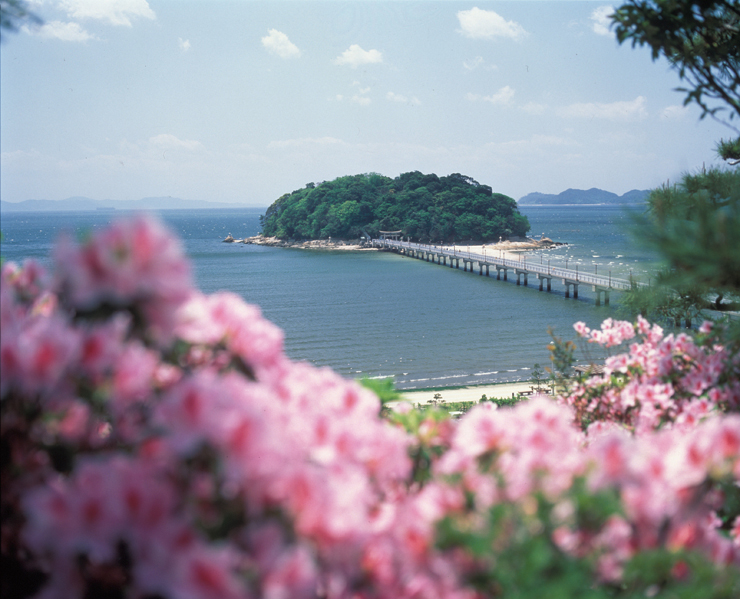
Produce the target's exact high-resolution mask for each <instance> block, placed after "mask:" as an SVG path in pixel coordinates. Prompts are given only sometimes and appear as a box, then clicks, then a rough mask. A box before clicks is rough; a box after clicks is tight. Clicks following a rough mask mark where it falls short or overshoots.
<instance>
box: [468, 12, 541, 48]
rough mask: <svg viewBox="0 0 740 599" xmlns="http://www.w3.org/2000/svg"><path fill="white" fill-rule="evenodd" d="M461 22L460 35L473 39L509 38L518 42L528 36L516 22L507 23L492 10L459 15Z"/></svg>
mask: <svg viewBox="0 0 740 599" xmlns="http://www.w3.org/2000/svg"><path fill="white" fill-rule="evenodd" d="M457 19H458V21H460V28H461V29H460V33H462V34H463V35H464V36H465V37H469V38H472V39H493V38H496V37H507V38H511V39H513V40H518V39H521V38H522V37H524V36H525V35H527V32H526V31H525V30H524V28H523V27H522V26H521V25H520V24H519V23H517V22H516V21H507V20H506V19H504V18H503V17H502V16H501V15H499V14H498V13H496V12H494V11H492V10H481V9H480V8H477V7H476V8H471V9H470V10H461V11H459V12H458V13H457Z"/></svg>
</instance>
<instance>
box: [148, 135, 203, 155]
mask: <svg viewBox="0 0 740 599" xmlns="http://www.w3.org/2000/svg"><path fill="white" fill-rule="evenodd" d="M149 143H150V144H151V145H152V146H155V147H157V148H162V149H165V150H174V149H180V148H182V149H184V150H190V151H193V150H198V149H199V148H202V147H203V144H201V143H200V142H199V141H194V140H189V139H179V138H177V137H175V136H174V135H172V134H170V133H160V134H159V135H155V136H154V137H150V138H149Z"/></svg>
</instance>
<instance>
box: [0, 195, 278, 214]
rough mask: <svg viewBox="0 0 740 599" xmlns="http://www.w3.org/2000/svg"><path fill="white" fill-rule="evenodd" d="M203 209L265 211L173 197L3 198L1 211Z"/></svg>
mask: <svg viewBox="0 0 740 599" xmlns="http://www.w3.org/2000/svg"><path fill="white" fill-rule="evenodd" d="M204 208H245V209H247V210H253V211H255V212H259V213H262V212H264V208H252V207H247V206H240V205H238V204H229V203H227V202H207V201H205V200H183V199H181V198H173V197H171V196H165V197H159V198H142V199H140V200H120V201H116V200H92V199H90V198H84V197H80V196H75V197H72V198H67V199H65V200H24V201H23V202H3V201H0V211H2V212H41V211H69V210H196V209H204Z"/></svg>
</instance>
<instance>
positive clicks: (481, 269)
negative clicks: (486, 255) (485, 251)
mask: <svg viewBox="0 0 740 599" xmlns="http://www.w3.org/2000/svg"><path fill="white" fill-rule="evenodd" d="M478 274H479V275H480V276H483V264H482V263H481V262H478Z"/></svg>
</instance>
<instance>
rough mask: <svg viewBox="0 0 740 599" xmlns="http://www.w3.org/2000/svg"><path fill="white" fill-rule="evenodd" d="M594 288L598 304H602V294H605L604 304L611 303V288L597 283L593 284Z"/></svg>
mask: <svg viewBox="0 0 740 599" xmlns="http://www.w3.org/2000/svg"><path fill="white" fill-rule="evenodd" d="M593 290H594V292H595V293H596V305H597V306H600V305H601V294H602V293H603V294H604V305H605V306H608V305H609V289H608V288H606V287H599V286H597V285H594V286H593Z"/></svg>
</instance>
